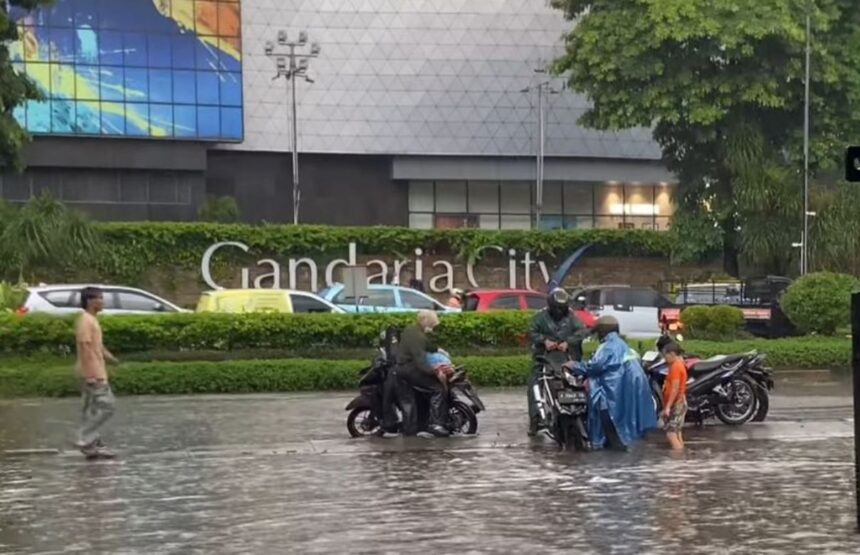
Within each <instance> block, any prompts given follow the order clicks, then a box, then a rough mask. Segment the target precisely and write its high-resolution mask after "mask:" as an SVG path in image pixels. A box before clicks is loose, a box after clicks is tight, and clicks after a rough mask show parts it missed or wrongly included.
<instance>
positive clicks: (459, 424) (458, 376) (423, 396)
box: [346, 348, 486, 437]
mask: <svg viewBox="0 0 860 555" xmlns="http://www.w3.org/2000/svg"><path fill="white" fill-rule="evenodd" d="M379 351H380V354H379V355H378V356H377V357H376V359H375V360H374V362H373V365H371V366H370V367H369V368H364V369H362V370H361V372H360V374H361V375H362V377H361V379H360V380H359V388H360V393H359V394H358V396H356V397H355V398H354V399H353V400H352V401H350V402H349V404H348V405H347V406H346V410H348V411H350V412H349V415H348V416H347V419H346V428H347V430H349V434H350V435H351V436H352V437H367V436H374V435H381V434H382V431H383V430H382V416H383V414H382V411H383V387H384V385H385V380H386V379H387V378H388V374H389V372H390V371H391V369H392V367H393V363H392V362H391V358H390V351H389V350H388V349H385V348H380V349H379ZM430 393H431V392H430V391H429V390H422V389H421V388H415V401H416V404H417V405H418V406H417V410H418V430H419V431H426V430H427V419H428V415H429V412H430V411H429V406H428V405H429V402H428V398H429V395H430ZM484 410H486V408H485V406H484V403H483V402H482V401H481V399H480V397H478V393H477V391H475V388H474V387H473V386H472V384H471V383H470V382H469V378H468V376H467V373H466V370H465V369H464V368H463V367H458V368H456V369H455V370H454V373H453V374H452V375H451V377H450V378H449V379H448V418H447V422H446V423H445V426H446V427H447V428H448V431H449V432H451V433H452V434H461V435H467V434H469V435H471V434H475V433H476V432H477V431H478V419H477V417H476V415H477V414H478V413H480V412H482V411H484ZM395 411H396V413H397V430H394V431H399V428H400V424H401V422H402V411H401V410H400V408H399V407H395Z"/></svg>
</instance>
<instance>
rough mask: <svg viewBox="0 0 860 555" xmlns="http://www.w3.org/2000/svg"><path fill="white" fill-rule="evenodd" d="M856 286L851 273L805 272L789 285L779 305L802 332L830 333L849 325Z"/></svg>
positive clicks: (855, 279) (854, 278) (857, 284)
mask: <svg viewBox="0 0 860 555" xmlns="http://www.w3.org/2000/svg"><path fill="white" fill-rule="evenodd" d="M858 287H860V280H858V279H857V278H856V277H854V276H849V275H846V274H834V273H831V272H819V273H815V274H808V275H805V276H803V277H800V278H798V279H797V281H795V282H794V283H792V284H791V286H789V288H788V289H787V290H786V291H785V294H784V296H783V298H782V301H781V302H780V306H781V307H782V309H783V311H784V312H785V314H786V316H788V318H789V319H790V320H791V322H792V323H793V324H794V325H795V326H797V329H798V330H800V331H801V332H802V333H820V334H823V335H833V334H834V333H836V332H837V331H838V330H840V329H843V328H848V327H849V326H850V325H851V293H852V292H853V291H856V290H857V288H858Z"/></svg>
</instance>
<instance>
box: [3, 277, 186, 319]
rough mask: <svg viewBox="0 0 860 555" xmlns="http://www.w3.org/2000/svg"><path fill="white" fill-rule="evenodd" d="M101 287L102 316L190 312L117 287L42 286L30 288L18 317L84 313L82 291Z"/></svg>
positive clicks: (158, 298)
mask: <svg viewBox="0 0 860 555" xmlns="http://www.w3.org/2000/svg"><path fill="white" fill-rule="evenodd" d="M86 287H98V288H99V289H101V290H102V291H103V292H104V301H105V306H104V312H103V314H108V315H109V314H169V313H177V312H189V311H187V310H183V309H181V308H179V307H178V306H176V305H175V304H173V303H171V302H170V301H168V300H165V299H162V298H161V297H158V296H156V295H153V294H152V293H149V292H148V291H144V290H142V289H135V288H133V287H122V286H116V285H41V286H39V287H30V288H28V289H27V299H26V300H25V301H24V304H23V305H22V306H21V308H19V309H18V313H19V314H35V313H45V314H54V315H57V316H63V315H66V314H75V313H78V312H80V311H81V290H83V289H84V288H86Z"/></svg>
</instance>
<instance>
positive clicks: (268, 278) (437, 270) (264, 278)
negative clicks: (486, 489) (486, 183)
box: [200, 241, 549, 293]
mask: <svg viewBox="0 0 860 555" xmlns="http://www.w3.org/2000/svg"><path fill="white" fill-rule="evenodd" d="M224 247H235V248H238V249H240V250H241V251H242V252H246V253H247V252H249V251H250V247H249V246H248V245H246V244H244V243H240V242H238V241H222V242H219V243H215V244H214V245H212V246H210V247H209V248H208V249H206V251H205V252H204V253H203V259H202V260H201V262H200V271H201V273H202V275H203V281H204V282H205V283H206V285H208V286H209V287H210V288H212V289H224V288H223V287H222V286H220V285H218V284H217V283H216V282H215V279H214V278H213V277H212V258H213V257H214V256H215V254H216V253H217V252H218V251H219V250H220V249H222V248H224ZM485 251H496V252H498V253H499V254H502V255H503V256H504V255H505V254H507V257H508V272H507V273H508V276H507V278H508V279H507V281H508V285H507V286H508V287H509V288H511V289H515V288H516V287H517V276H518V274H519V270H518V267H519V264H520V263H521V264H522V266H523V274H524V275H523V278H524V279H523V282H524V285H525V287H526V288H528V289H532V272H533V271H534V270H535V266H537V270H539V271H540V274H541V277H542V278H543V281H544V282H548V281H549V271H548V270H547V266H546V264H545V263H544V262H542V261H539V260H536V259H534V258H532V253H531V252H528V251H526V252H524V253H523V255H522V256H523V258H522V260H518V258H517V251H516V249H509V250H507V251H506V250H505V249H504V248H503V247H500V246H498V245H487V246H485V247H481V249H480V250H479V251H478V252H477V253H476V256H475V258H474V260H471V261H469V262H467V263H466V281H467V282H468V285H467V287H472V288H475V289H478V288H480V287H481V285H480V284H479V283H478V280H477V278H476V277H475V268H476V267H477V265H478V262H479V261H480V258H481V256H482V255H483V253H484V252H485ZM413 252H414V254H415V259H414V260H409V259H406V260H402V259H397V260H394V261H393V263H392V264H391V265H389V263H388V262H386V261H385V260H382V259H374V260H369V261H367V262H365V263H364V264H365V266H366V267H367V268H368V269H371V268H372V269H374V270H377V271H375V272H374V273H371V274H369V275H368V277H367V282H368V285H369V284H371V283H374V282H377V283H382V284H387V283H388V282H389V279H390V281H391V283H392V284H394V285H398V284H400V283H402V275H403V271H404V270H405V269H408V268H409V267H410V265H411V264H412V263H413V262H414V264H415V266H414V272H412V275H413V276H414V277H415V279H417V280H419V281H422V282H423V281H424V259H423V256H424V250H423V249H422V248H420V247H418V248H416V249H415V250H414V251H413ZM256 265H257V267H258V268H259V269H260V270H268V271H266V272H265V273H259V272H257V277H256V278H254V280H253V287H255V288H259V289H261V288H264V286H265V285H268V284H271V288H273V289H280V288H281V281H282V273H283V272H282V267H281V264H280V263H279V262H278V261H276V260H273V259H271V258H264V259H261V260H258V261H257V263H256ZM357 265H358V246H357V245H356V243H354V242H350V243H349V246H348V255H347V257H346V259H343V258H338V259H335V260H332V261H331V262H329V263H328V264H327V265H326V267H325V275H324V276H323V277H324V279H325V282H324V283H325V285H326V286H329V287H330V286H331V285H333V284H334V283H336V282H337V279H336V276H335V272H336V270H337V269H338V268H340V267H344V268H349V267H355V266H357ZM431 266H432V268H433V270H432V275H431V276H429V278H430V281H429V287H428V289H429V290H430V291H431V292H433V293H442V292H445V291H449V290H450V289H451V288H453V287H456V280H455V272H454V266H453V264H451V262H449V261H447V260H436V261H434V262H433V263H432V264H431ZM302 267H304V268H305V272H304V273H305V274H306V275H307V276H308V280H307V281H308V282H309V283H310V289H311V291H317V290H318V289H319V278H320V275H319V274H320V270H321V268H320V266H319V265H318V264H317V262H316V261H315V260H313V259H312V258H308V257H304V258H290V259H289V260H288V261H287V283H288V286H289V288H290V289H297V288H298V287H299V281H300V280H299V274H300V268H302ZM389 270H391V272H390V273H389ZM240 279H241V283H242V285H241V287H243V288H246V289H247V288H249V287H251V281H252V280H251V269H250V268H247V267H245V268H242V269H241V272H240Z"/></svg>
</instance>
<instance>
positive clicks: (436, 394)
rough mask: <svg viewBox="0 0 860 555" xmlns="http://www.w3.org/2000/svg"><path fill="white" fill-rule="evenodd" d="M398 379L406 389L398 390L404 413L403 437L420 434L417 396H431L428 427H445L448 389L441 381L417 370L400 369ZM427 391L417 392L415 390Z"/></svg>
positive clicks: (397, 371)
mask: <svg viewBox="0 0 860 555" xmlns="http://www.w3.org/2000/svg"><path fill="white" fill-rule="evenodd" d="M395 372H396V373H397V378H398V379H399V380H400V381H401V382H402V384H403V385H405V386H406V387H399V388H398V395H397V398H398V401H399V403H400V410H401V411H402V412H403V435H405V436H410V435H415V434H417V433H418V405H417V404H416V400H415V395H416V394H418V395H429V397H430V399H429V409H430V410H429V415H428V416H429V417H428V420H427V424H428V426H434V425H435V426H441V427H443V428H444V427H445V421H446V420H447V415H448V389H447V388H446V387H445V385H443V384H442V382H440V381H439V379H438V378H437V377H436V376H434V375H431V374H427V373H425V372H421V371H420V370H418V369H417V368H409V367H399V368H397V370H396V371H395ZM416 388H417V389H420V390H426V391H428V392H429V393H425V392H424V391H419V392H416V391H415V389H416Z"/></svg>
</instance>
